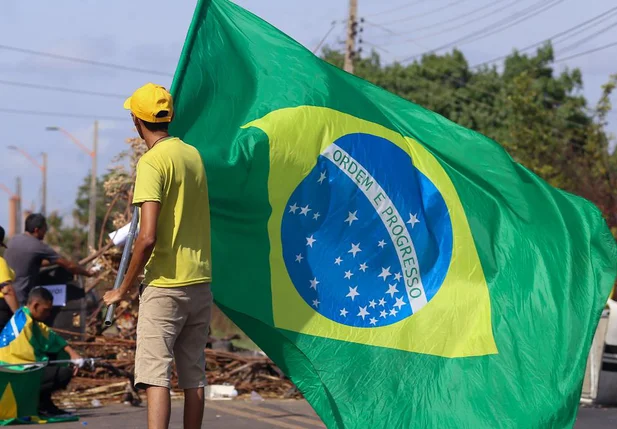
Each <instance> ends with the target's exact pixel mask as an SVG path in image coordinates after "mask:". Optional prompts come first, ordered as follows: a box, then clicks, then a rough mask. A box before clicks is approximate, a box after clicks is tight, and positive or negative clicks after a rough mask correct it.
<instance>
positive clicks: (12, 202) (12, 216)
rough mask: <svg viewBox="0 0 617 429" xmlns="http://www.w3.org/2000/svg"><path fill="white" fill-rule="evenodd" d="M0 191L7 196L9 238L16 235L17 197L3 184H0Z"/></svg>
mask: <svg viewBox="0 0 617 429" xmlns="http://www.w3.org/2000/svg"><path fill="white" fill-rule="evenodd" d="M0 189H2V190H3V191H4V192H6V193H7V194H9V230H8V235H9V237H12V236H14V235H15V234H17V231H18V226H17V207H18V205H19V197H18V196H17V195H16V194H14V193H13V191H11V190H10V189H9V188H8V187H7V186H5V185H4V184H3V183H0Z"/></svg>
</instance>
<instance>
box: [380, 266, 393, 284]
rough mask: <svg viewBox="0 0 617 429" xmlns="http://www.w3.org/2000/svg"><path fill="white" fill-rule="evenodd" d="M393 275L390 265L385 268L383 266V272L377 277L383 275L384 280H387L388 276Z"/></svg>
mask: <svg viewBox="0 0 617 429" xmlns="http://www.w3.org/2000/svg"><path fill="white" fill-rule="evenodd" d="M391 275H392V274H390V267H388V268H383V267H382V268H381V274H380V275H379V276H377V277H382V278H383V281H384V282H385V281H386V280H387V279H388V277H390V276H391Z"/></svg>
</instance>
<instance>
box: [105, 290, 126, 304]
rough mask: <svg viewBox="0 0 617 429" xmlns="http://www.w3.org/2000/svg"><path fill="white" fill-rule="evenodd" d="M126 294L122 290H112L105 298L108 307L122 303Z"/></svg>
mask: <svg viewBox="0 0 617 429" xmlns="http://www.w3.org/2000/svg"><path fill="white" fill-rule="evenodd" d="M124 295H126V292H125V291H124V290H122V289H115V290H110V291H109V292H107V293H106V294H105V295H104V296H103V301H105V304H106V305H111V304H117V303H119V302H120V301H122V298H124Z"/></svg>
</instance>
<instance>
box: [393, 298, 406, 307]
mask: <svg viewBox="0 0 617 429" xmlns="http://www.w3.org/2000/svg"><path fill="white" fill-rule="evenodd" d="M404 305H407V303H406V302H405V300H404V299H403V298H396V304H394V307H396V308H398V309H399V310H400V309H401V307H402V306H404Z"/></svg>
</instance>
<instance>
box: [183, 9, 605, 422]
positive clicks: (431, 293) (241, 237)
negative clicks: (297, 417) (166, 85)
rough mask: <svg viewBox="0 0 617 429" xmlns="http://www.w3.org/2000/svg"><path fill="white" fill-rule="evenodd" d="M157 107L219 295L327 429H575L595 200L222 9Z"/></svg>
mask: <svg viewBox="0 0 617 429" xmlns="http://www.w3.org/2000/svg"><path fill="white" fill-rule="evenodd" d="M172 93H173V95H174V97H175V103H176V119H175V120H174V122H173V129H172V132H173V134H175V135H177V136H179V137H181V138H182V139H184V140H185V141H186V142H187V143H189V144H192V145H194V146H195V147H197V148H198V149H199V151H200V153H201V154H202V157H203V159H204V162H205V165H206V172H207V174H208V184H209V187H210V195H211V210H212V243H213V271H214V273H213V274H214V283H213V289H214V294H215V298H216V301H217V303H218V305H219V306H220V307H221V308H222V309H223V311H224V312H225V313H226V314H227V315H229V316H230V317H231V318H232V320H233V321H234V322H236V323H237V324H238V325H239V327H240V328H241V329H243V330H244V331H245V332H246V333H247V334H248V335H249V336H250V337H251V338H252V339H253V340H254V341H255V342H256V343H257V344H258V345H259V346H260V347H262V348H263V350H264V351H265V352H266V353H267V354H268V355H269V356H270V357H271V358H272V359H273V360H274V361H275V362H276V363H277V364H278V365H280V366H281V368H282V369H283V370H284V371H285V372H286V373H287V374H288V375H289V376H290V377H291V379H292V380H293V381H294V382H295V383H296V385H297V386H298V387H299V389H300V390H301V391H302V392H303V394H304V395H305V397H306V398H307V399H308V401H309V402H310V403H311V405H312V406H313V407H314V409H315V410H316V411H317V413H318V414H319V416H320V417H321V418H322V419H323V421H324V422H325V424H326V425H327V426H328V428H338V429H342V428H345V429H351V428H362V429H365V428H375V429H377V428H388V429H396V428H418V429H419V428H439V429H447V428H473V429H481V428H498V427H499V428H560V429H561V428H566V427H571V426H572V425H573V423H574V420H575V417H576V412H577V406H578V402H579V398H580V393H581V385H582V380H583V373H584V369H585V363H586V359H587V354H588V351H589V347H590V344H591V341H592V336H593V334H594V330H595V327H596V325H597V322H598V319H599V316H600V314H601V311H602V308H603V306H604V304H605V303H606V300H607V298H608V294H609V292H610V290H611V287H612V285H613V281H614V279H615V275H616V264H617V262H616V261H617V252H616V247H615V241H614V239H613V237H612V236H611V233H610V232H609V230H608V228H607V226H606V224H605V222H604V220H603V219H602V216H601V214H600V212H599V211H598V209H597V208H596V207H594V206H593V205H592V204H590V203H589V202H587V201H585V200H583V199H581V198H578V197H575V196H573V195H569V194H566V193H565V192H561V191H558V190H556V189H553V188H552V187H550V186H549V185H547V184H546V183H545V182H544V181H542V180H541V179H540V178H538V177H537V176H536V175H534V174H533V173H531V172H530V171H528V170H527V169H525V168H524V167H522V166H521V165H519V164H517V163H515V162H514V161H513V160H512V159H511V157H510V156H509V155H508V154H507V153H506V152H505V151H504V150H503V149H502V148H501V147H500V146H499V145H498V144H497V143H495V142H494V141H491V140H490V139H488V138H486V137H484V136H482V135H480V134H478V133H476V132H474V131H471V130H468V129H465V128H462V127H460V126H458V125H456V124H454V123H452V122H450V121H449V120H447V119H445V118H443V117H441V116H439V115H437V114H435V113H433V112H430V111H428V110H426V109H423V108H422V107H420V106H417V105H415V104H413V103H410V102H408V101H406V100H403V99H401V98H399V97H397V96H395V95H393V94H390V93H388V92H386V91H384V90H382V89H380V88H377V87H376V86H373V85H371V84H370V83H368V82H365V81H363V80H361V79H358V78H356V77H354V76H352V75H349V74H347V73H345V72H343V71H341V70H339V69H337V68H335V67H333V66H331V65H329V64H327V63H325V62H323V61H321V60H320V59H319V58H317V57H315V56H314V55H313V54H311V53H310V52H309V51H308V50H306V49H305V48H303V47H302V46H301V45H300V44H298V43H297V42H295V41H294V40H292V39H290V38H289V37H288V36H286V35H285V34H283V33H281V32H280V31H278V30H277V29H276V28H273V27H272V26H270V25H268V24H267V23H265V22H264V21H262V20H261V19H259V18H257V17H256V16H254V15H252V14H250V13H249V12H247V11H245V10H244V9H242V8H240V7H239V6H236V5H234V4H233V3H231V2H229V1H227V0H202V1H200V2H199V3H198V6H197V9H196V11H195V15H194V18H193V22H192V24H191V26H190V29H189V33H188V36H187V40H186V43H185V46H184V50H183V53H182V56H181V59H180V64H179V67H178V70H177V72H176V76H175V80H174V85H173V87H172Z"/></svg>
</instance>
